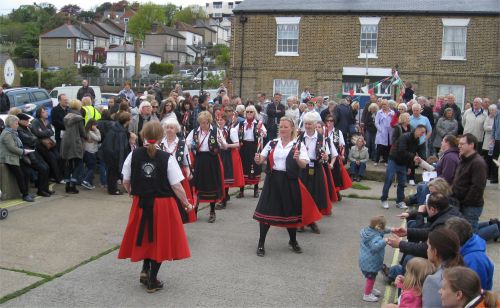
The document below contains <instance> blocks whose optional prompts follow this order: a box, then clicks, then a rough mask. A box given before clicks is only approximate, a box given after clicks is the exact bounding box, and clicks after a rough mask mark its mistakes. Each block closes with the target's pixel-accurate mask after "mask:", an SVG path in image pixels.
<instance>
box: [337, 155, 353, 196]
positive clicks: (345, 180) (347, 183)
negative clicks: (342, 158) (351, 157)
mask: <svg viewBox="0 0 500 308" xmlns="http://www.w3.org/2000/svg"><path fill="white" fill-rule="evenodd" d="M340 176H341V177H342V186H341V187H340V190H346V189H348V188H351V187H352V180H351V177H350V176H349V172H347V170H346V169H345V167H344V163H342V162H340Z"/></svg>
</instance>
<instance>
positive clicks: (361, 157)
mask: <svg viewBox="0 0 500 308" xmlns="http://www.w3.org/2000/svg"><path fill="white" fill-rule="evenodd" d="M368 158H369V153H368V148H367V147H365V138H363V136H359V137H358V139H357V140H356V145H354V146H352V147H351V150H350V151H349V156H348V159H349V163H350V167H349V173H350V174H351V177H352V179H353V181H357V182H361V180H362V179H363V177H364V176H365V170H366V162H367V161H368Z"/></svg>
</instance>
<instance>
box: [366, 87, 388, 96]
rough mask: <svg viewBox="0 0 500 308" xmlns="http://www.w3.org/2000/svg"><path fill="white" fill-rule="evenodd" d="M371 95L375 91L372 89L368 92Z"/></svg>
mask: <svg viewBox="0 0 500 308" xmlns="http://www.w3.org/2000/svg"><path fill="white" fill-rule="evenodd" d="M386 90H387V89H386ZM373 93H375V90H374V89H373V88H371V89H369V90H368V94H370V95H373Z"/></svg>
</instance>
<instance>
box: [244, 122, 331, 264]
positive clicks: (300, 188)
mask: <svg viewBox="0 0 500 308" xmlns="http://www.w3.org/2000/svg"><path fill="white" fill-rule="evenodd" d="M294 126H295V125H294V123H293V121H292V120H291V119H290V118H287V117H282V118H281V120H280V122H279V137H278V138H277V139H274V140H271V141H269V142H268V144H267V145H266V147H265V148H264V150H262V153H260V154H259V153H257V154H255V162H256V163H257V164H259V165H260V164H262V163H263V162H264V161H265V160H266V159H267V166H268V172H267V175H266V179H265V182H264V187H263V189H262V194H261V196H260V199H259V202H258V204H257V208H256V209H255V213H254V215H253V218H254V219H255V220H257V221H259V225H260V238H259V244H258V246H257V256H259V257H263V256H264V255H265V249H264V243H265V240H266V235H267V232H268V231H269V228H270V227H271V225H272V226H276V227H284V228H287V230H288V234H289V236H290V241H289V242H288V244H289V245H290V246H291V248H292V250H293V251H294V252H296V253H302V249H301V248H300V246H299V243H298V242H297V239H296V232H297V229H296V228H297V227H301V226H304V225H309V224H311V223H313V222H315V221H318V220H320V219H321V217H322V215H321V213H320V212H319V211H318V208H317V206H316V204H315V203H314V199H313V198H312V197H311V195H310V194H309V192H308V191H307V189H306V188H305V187H304V185H303V184H302V182H301V181H300V179H299V174H300V168H305V167H306V165H307V163H308V162H309V158H308V155H307V150H306V148H305V146H304V145H303V144H301V143H300V142H297V141H294V139H295V127H294Z"/></svg>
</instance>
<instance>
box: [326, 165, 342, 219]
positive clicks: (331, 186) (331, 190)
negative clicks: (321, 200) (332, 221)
mask: <svg viewBox="0 0 500 308" xmlns="http://www.w3.org/2000/svg"><path fill="white" fill-rule="evenodd" d="M323 168H324V169H325V174H326V181H327V183H328V185H327V187H328V195H329V197H330V202H337V201H339V199H338V196H337V189H336V188H335V181H334V180H333V175H332V170H331V169H330V168H329V167H328V166H323ZM323 214H325V213H323ZM330 214H331V213H330ZM330 214H328V213H326V214H325V215H330Z"/></svg>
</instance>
